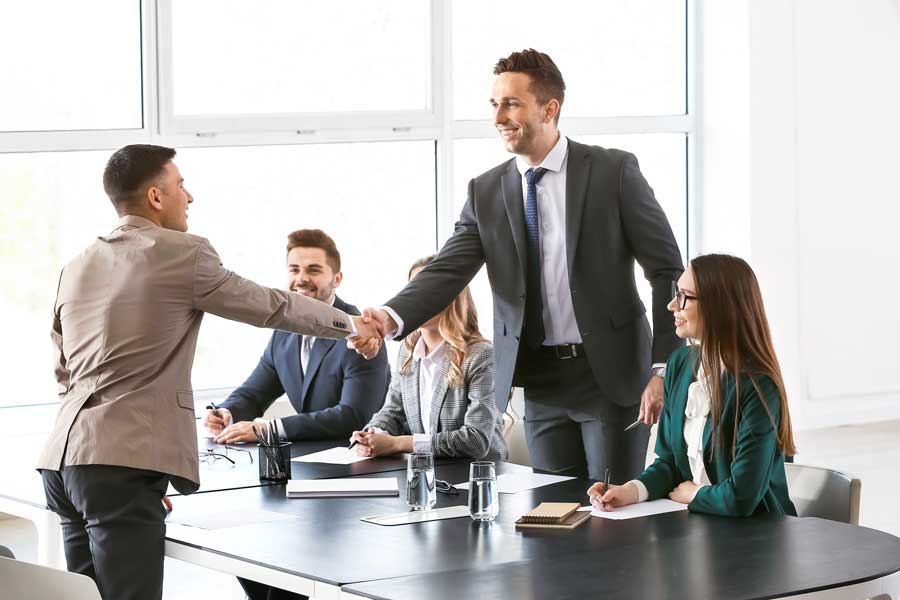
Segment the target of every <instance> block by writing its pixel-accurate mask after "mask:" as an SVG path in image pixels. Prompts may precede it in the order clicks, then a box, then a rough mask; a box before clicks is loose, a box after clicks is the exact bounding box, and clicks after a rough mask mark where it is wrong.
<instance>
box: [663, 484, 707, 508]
mask: <svg viewBox="0 0 900 600" xmlns="http://www.w3.org/2000/svg"><path fill="white" fill-rule="evenodd" d="M699 489H700V486H698V485H697V484H696V483H694V482H693V481H682V482H681V483H679V484H678V487H677V488H675V489H674V490H672V491H671V492H669V499H671V500H674V501H675V502H681V503H682V504H690V503H691V502H693V500H694V496H696V495H697V490H699Z"/></svg>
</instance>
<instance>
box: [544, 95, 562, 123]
mask: <svg viewBox="0 0 900 600" xmlns="http://www.w3.org/2000/svg"><path fill="white" fill-rule="evenodd" d="M558 114H559V100H557V99H556V98H552V99H551V100H550V101H549V102H547V104H546V105H545V106H544V123H550V122H551V121H553V120H555V119H556V115H558Z"/></svg>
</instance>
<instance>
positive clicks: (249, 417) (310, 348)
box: [203, 229, 390, 444]
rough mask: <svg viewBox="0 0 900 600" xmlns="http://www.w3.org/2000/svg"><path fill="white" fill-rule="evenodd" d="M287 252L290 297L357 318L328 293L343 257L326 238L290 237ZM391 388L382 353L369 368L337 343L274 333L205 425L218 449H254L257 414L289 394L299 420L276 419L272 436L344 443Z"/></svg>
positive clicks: (316, 232)
mask: <svg viewBox="0 0 900 600" xmlns="http://www.w3.org/2000/svg"><path fill="white" fill-rule="evenodd" d="M287 252H288V254H287V272H288V289H289V290H290V291H292V292H296V293H298V294H304V295H306V296H309V297H310V298H315V299H317V300H320V301H322V302H325V303H328V304H332V305H334V306H335V307H337V308H340V309H341V310H343V311H345V312H347V313H348V314H351V315H358V314H359V310H357V308H356V307H355V306H352V305H350V304H347V303H346V302H344V301H343V300H341V299H340V298H338V297H337V296H336V295H335V293H334V292H335V289H336V288H337V287H338V286H339V285H340V284H341V279H342V277H343V275H342V273H341V255H340V253H339V252H338V249H337V246H336V245H335V243H334V240H332V239H331V238H330V237H329V236H328V235H327V234H325V232H323V231H322V230H320V229H301V230H299V231H295V232H293V233H291V234H290V235H288V244H287ZM389 381H390V366H389V365H388V360H387V352H386V350H385V349H384V348H382V349H381V350H380V351H379V353H378V356H377V357H376V358H375V359H374V360H372V361H371V362H369V361H367V360H365V359H364V358H363V357H362V356H360V355H358V354H357V353H356V352H355V351H353V350H349V349H348V348H347V345H346V344H344V343H343V342H341V343H337V342H336V341H335V340H327V339H324V338H314V337H310V336H302V335H297V334H294V333H288V332H285V331H275V332H274V333H273V334H272V338H271V339H270V340H269V345H268V346H266V350H265V352H263V355H262V358H260V359H259V364H258V365H257V366H256V369H254V371H253V373H251V374H250V377H248V378H247V380H246V381H245V382H244V384H243V385H241V386H240V387H239V388H237V389H236V390H234V391H233V392H232V393H231V395H230V396H229V397H228V399H227V400H226V401H225V402H223V403H222V404H221V405H220V407H219V411H220V414H221V417H218V416H216V415H214V414H213V413H212V411H209V412H207V414H206V416H205V417H204V419H203V424H204V425H205V426H206V428H207V429H208V430H209V431H210V433H212V434H214V435H216V439H215V441H216V442H218V443H220V444H233V443H235V442H256V437H255V436H254V434H253V430H252V429H251V426H252V425H254V424H255V425H256V427H257V430H259V429H260V427H261V426H268V422H267V421H265V420H263V419H261V417H262V415H263V413H264V412H265V411H266V409H267V408H268V407H269V406H270V405H271V404H272V402H274V401H275V399H276V398H278V397H279V396H281V395H282V394H287V397H288V400H290V402H291V406H293V407H294V410H296V411H297V414H296V415H291V416H289V417H284V418H282V419H279V424H278V425H279V427H278V429H279V430H280V431H281V432H282V434H283V436H284V437H286V438H287V439H288V440H290V441H300V440H314V439H328V438H345V439H348V438H349V437H350V435H351V434H352V433H353V432H354V431H355V430H358V429H361V428H362V427H363V426H364V425H365V424H366V423H368V422H369V419H370V418H371V417H372V415H373V414H374V413H376V412H378V410H379V409H380V408H381V406H382V404H384V398H385V394H386V392H387V387H388V383H389Z"/></svg>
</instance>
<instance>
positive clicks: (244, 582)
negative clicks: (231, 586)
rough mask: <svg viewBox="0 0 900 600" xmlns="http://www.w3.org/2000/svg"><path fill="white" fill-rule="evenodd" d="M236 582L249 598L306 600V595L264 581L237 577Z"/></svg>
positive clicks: (259, 599) (258, 599)
mask: <svg viewBox="0 0 900 600" xmlns="http://www.w3.org/2000/svg"><path fill="white" fill-rule="evenodd" d="M238 583H240V584H241V587H242V588H244V593H245V594H247V598H249V599H250V600H307V598H308V596H304V595H302V594H295V593H294V592H287V591H285V590H280V589H278V588H273V587H272V586H269V585H266V584H264V583H257V582H255V581H250V580H249V579H241V578H240V577H238Z"/></svg>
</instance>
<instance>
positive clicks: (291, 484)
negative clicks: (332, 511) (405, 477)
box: [287, 477, 400, 498]
mask: <svg viewBox="0 0 900 600" xmlns="http://www.w3.org/2000/svg"><path fill="white" fill-rule="evenodd" d="M399 495H400V491H399V488H398V487H397V479H396V478H394V477H346V478H343V479H291V480H290V481H288V483H287V497H288V498H353V497H363V496H399Z"/></svg>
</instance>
